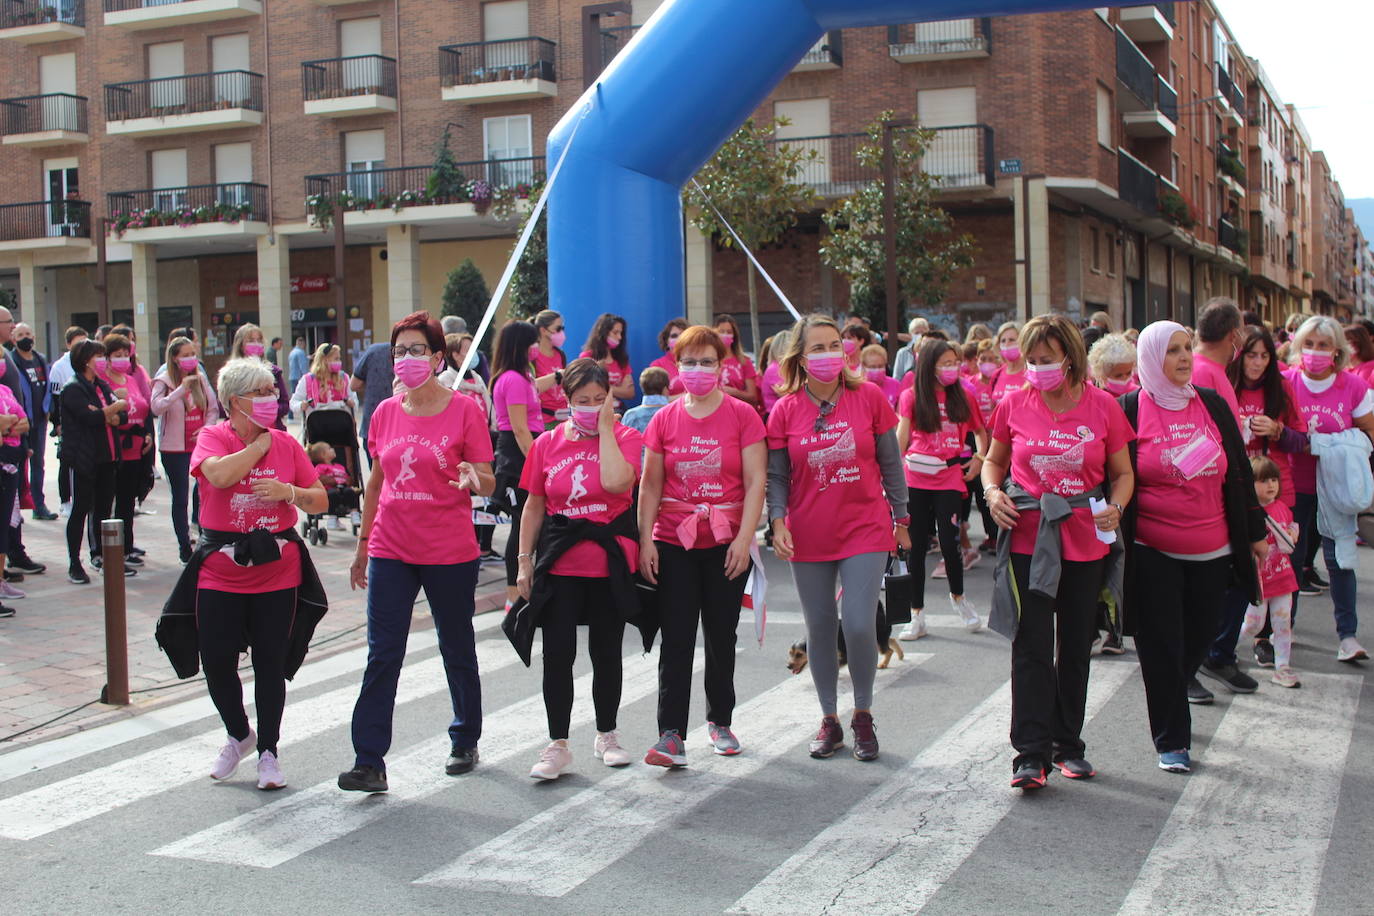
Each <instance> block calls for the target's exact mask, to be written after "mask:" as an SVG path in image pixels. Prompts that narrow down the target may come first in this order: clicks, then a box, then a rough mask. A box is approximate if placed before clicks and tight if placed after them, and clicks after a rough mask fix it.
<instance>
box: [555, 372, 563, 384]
mask: <svg viewBox="0 0 1374 916" xmlns="http://www.w3.org/2000/svg"><path fill="white" fill-rule="evenodd" d="M553 383H554V384H555V385H558V386H559V387H560V388H561V387H562V386H563V370H562V369H555V370H553Z"/></svg>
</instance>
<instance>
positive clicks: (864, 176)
mask: <svg viewBox="0 0 1374 916" xmlns="http://www.w3.org/2000/svg"><path fill="white" fill-rule="evenodd" d="M934 130H935V139H934V140H932V141H931V144H930V146H929V147H927V149H926V152H925V155H924V156H923V157H922V159H921V168H923V169H924V170H925V171H926V172H927V173H928V174H930V175H931V176H932V179H931V180H932V184H933V185H934V186H935V187H936V188H938V189H940V190H957V189H960V188H988V187H992V186H993V185H995V184H996V172H995V168H996V167H995V163H996V160H995V159H994V158H993V131H992V128H991V127H988V126H986V125H983V124H974V125H969V126H966V127H938V128H935V129H934ZM871 142H872V140H871V139H870V138H869V136H868V134H866V133H859V134H831V135H828V136H824V137H795V138H788V139H785V140H775V141H773V143H774V145H776V146H779V147H783V146H785V147H789V148H791V149H800V150H803V151H804V152H806V153H808V154H810V153H814V154H815V155H814V157H813V158H811V159H809V160H807V161H804V162H803V163H802V164H801V169H802V171H801V174H800V175H799V176H798V177H797V180H798V181H800V182H801V183H802V184H806V185H810V186H811V187H812V188H814V189H815V191H816V193H818V194H820V195H821V196H823V197H844V196H847V195H849V194H852V193H854V192H855V191H857V190H858V189H859V188H861V187H863V186H864V185H865V184H867V183H869V182H871V181H877V180H880V179H881V178H882V171H881V170H880V169H876V168H868V167H866V166H864V165H861V164H860V163H859V159H858V156H857V155H856V153H857V152H858V149H859V147H861V146H864V145H867V144H869V143H871Z"/></svg>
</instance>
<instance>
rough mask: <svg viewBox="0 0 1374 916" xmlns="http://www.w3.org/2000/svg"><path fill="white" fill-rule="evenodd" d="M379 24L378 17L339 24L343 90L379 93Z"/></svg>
mask: <svg viewBox="0 0 1374 916" xmlns="http://www.w3.org/2000/svg"><path fill="white" fill-rule="evenodd" d="M381 53H382V20H381V17H379V16H372V17H370V18H367V19H345V20H344V21H343V22H340V23H339V56H340V57H343V58H361V59H352V60H349V59H345V60H344V61H343V62H342V64H341V66H342V69H343V74H342V76H343V88H344V89H347V90H359V91H362V92H379V91H380V90H381V87H382V62H381V61H380V60H378V59H377V57H378V56H380V55H381Z"/></svg>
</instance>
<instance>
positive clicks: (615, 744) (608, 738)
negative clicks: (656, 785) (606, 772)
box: [592, 731, 634, 767]
mask: <svg viewBox="0 0 1374 916" xmlns="http://www.w3.org/2000/svg"><path fill="white" fill-rule="evenodd" d="M592 756H593V757H595V758H596V759H597V760H600V761H601V762H602V763H604V764H606V766H608V767H623V766H629V765H630V763H631V762H633V760H634V758H632V757H631V756H630V752H629V751H627V750H625V748H623V747H621V746H620V732H617V731H609V732H597V733H596V742H595V744H594V745H593V746H592Z"/></svg>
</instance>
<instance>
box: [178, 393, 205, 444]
mask: <svg viewBox="0 0 1374 916" xmlns="http://www.w3.org/2000/svg"><path fill="white" fill-rule="evenodd" d="M185 411H186V428H185V432H184V433H183V435H182V441H183V442H185V443H186V448H185V449H184V450H183V451H187V452H190V451H194V450H195V447H196V440H197V439H199V438H200V431H201V429H203V428H204V427H205V409H204V408H203V407H201V406H200V405H199V404H197V403H196V399H195V398H193V397H191V396H189V395H187V397H186V399H185Z"/></svg>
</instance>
